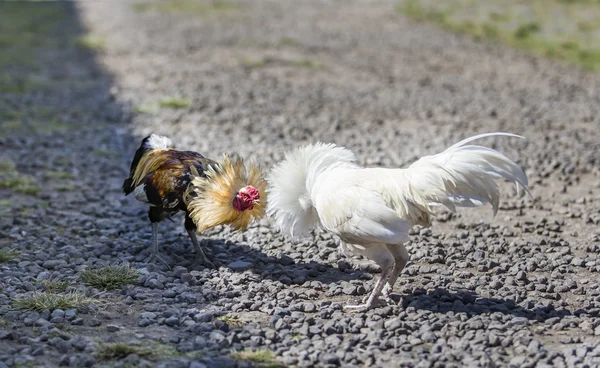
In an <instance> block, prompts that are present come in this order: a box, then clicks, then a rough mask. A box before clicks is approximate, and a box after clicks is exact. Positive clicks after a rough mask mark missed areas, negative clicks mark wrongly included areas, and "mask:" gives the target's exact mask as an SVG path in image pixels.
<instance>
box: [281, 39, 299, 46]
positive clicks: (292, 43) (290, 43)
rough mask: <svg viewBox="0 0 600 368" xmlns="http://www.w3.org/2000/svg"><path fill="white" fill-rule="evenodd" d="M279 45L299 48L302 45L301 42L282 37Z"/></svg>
mask: <svg viewBox="0 0 600 368" xmlns="http://www.w3.org/2000/svg"><path fill="white" fill-rule="evenodd" d="M279 44H280V45H281V46H298V45H300V42H299V41H298V40H297V39H295V38H292V37H281V38H280V39H279Z"/></svg>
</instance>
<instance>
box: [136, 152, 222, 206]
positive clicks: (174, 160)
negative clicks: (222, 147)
mask: <svg viewBox="0 0 600 368" xmlns="http://www.w3.org/2000/svg"><path fill="white" fill-rule="evenodd" d="M164 154H166V155H168V156H169V158H168V159H167V160H165V162H164V163H163V164H162V165H161V166H160V167H159V168H158V169H157V170H155V171H153V172H151V173H149V174H148V175H146V177H145V178H144V180H143V181H142V185H143V190H144V192H145V195H146V198H145V199H146V200H147V202H149V203H150V204H151V205H154V206H157V207H162V208H165V209H176V208H180V209H182V210H185V204H184V201H183V196H184V194H185V191H186V189H187V187H188V185H189V184H190V182H191V180H192V169H191V168H192V167H194V168H195V169H196V171H197V172H198V174H199V175H203V174H204V170H205V168H206V167H207V165H216V162H214V161H212V160H210V159H208V158H206V157H204V156H202V155H201V154H199V153H196V152H191V151H177V150H170V151H165V152H164ZM136 193H137V191H136ZM136 198H138V197H137V196H136ZM138 199H140V198H138ZM141 200H143V199H141Z"/></svg>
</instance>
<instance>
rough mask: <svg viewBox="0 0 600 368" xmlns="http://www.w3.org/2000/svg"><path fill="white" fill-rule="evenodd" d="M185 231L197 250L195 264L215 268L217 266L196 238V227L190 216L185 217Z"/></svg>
mask: <svg viewBox="0 0 600 368" xmlns="http://www.w3.org/2000/svg"><path fill="white" fill-rule="evenodd" d="M185 229H186V230H187V233H188V235H189V236H190V239H191V240H192V244H194V249H195V250H196V259H195V260H194V263H196V264H202V265H204V266H205V267H208V268H215V265H214V264H213V263H212V262H211V261H209V260H208V258H207V257H206V254H204V251H203V250H202V247H201V246H200V243H199V242H198V237H197V236H196V225H195V224H194V222H193V221H192V219H191V218H190V217H189V216H186V217H185Z"/></svg>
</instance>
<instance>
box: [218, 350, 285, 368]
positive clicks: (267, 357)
mask: <svg viewBox="0 0 600 368" xmlns="http://www.w3.org/2000/svg"><path fill="white" fill-rule="evenodd" d="M229 357H230V358H231V359H235V360H240V361H246V362H252V363H254V364H255V365H256V367H259V368H280V367H281V368H283V367H285V366H284V365H283V364H281V363H278V362H277V361H276V360H275V357H276V356H275V353H273V352H272V351H270V350H265V349H259V350H256V351H251V350H243V351H236V352H233V353H231V354H229Z"/></svg>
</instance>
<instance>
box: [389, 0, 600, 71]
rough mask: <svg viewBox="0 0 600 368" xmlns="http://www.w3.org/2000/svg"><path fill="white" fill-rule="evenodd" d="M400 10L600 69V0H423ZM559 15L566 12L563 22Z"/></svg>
mask: <svg viewBox="0 0 600 368" xmlns="http://www.w3.org/2000/svg"><path fill="white" fill-rule="evenodd" d="M398 12H399V13H401V14H404V15H406V16H408V17H410V18H412V19H414V20H417V21H427V22H432V23H436V24H438V25H440V26H441V27H442V28H444V29H447V30H449V31H453V32H457V33H463V34H467V35H470V36H472V37H474V38H475V39H488V40H495V41H499V42H502V43H504V44H507V45H509V46H511V47H514V48H518V49H521V50H524V51H527V52H530V53H533V54H537V55H542V56H546V57H550V58H554V59H558V60H563V61H566V62H568V63H572V64H576V65H580V66H582V67H584V68H585V69H588V70H596V69H598V68H600V35H598V30H600V1H591V0H590V1H581V0H579V1H578V0H571V1H561V0H530V1H527V2H522V1H519V0H507V1H506V2H504V3H502V4H501V5H499V4H497V3H494V2H493V1H489V0H472V1H469V2H464V1H460V0H448V1H443V2H442V1H439V2H427V5H425V2H424V1H422V0H406V1H404V2H402V3H401V4H400V5H399V6H398ZM554 14H564V15H563V18H562V19H559V20H560V21H562V23H560V22H557V19H556V17H555V15H554ZM564 22H566V23H567V24H570V25H571V26H570V27H569V26H565V25H564ZM565 27H566V28H565Z"/></svg>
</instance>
